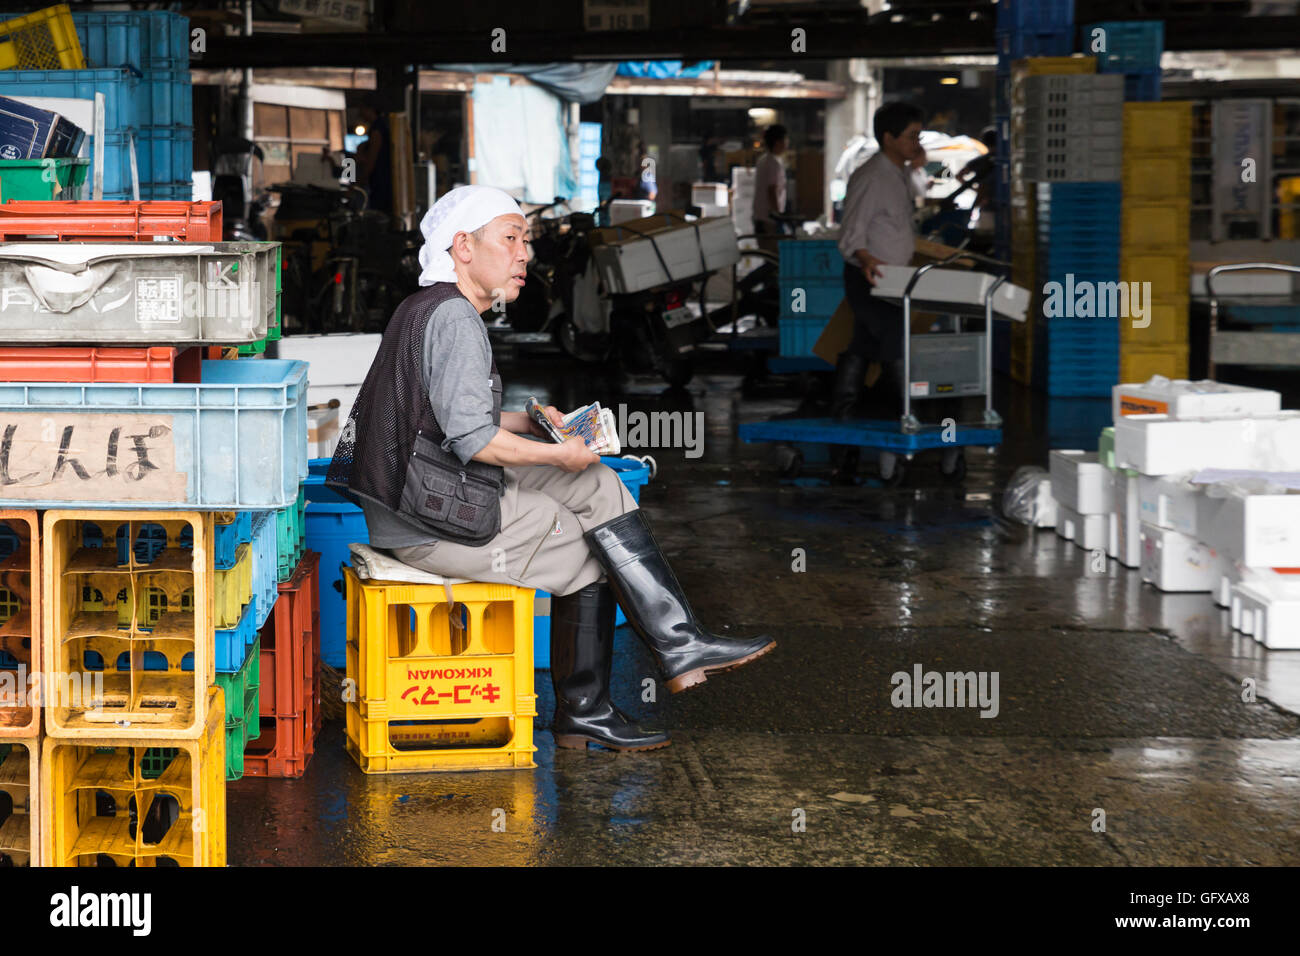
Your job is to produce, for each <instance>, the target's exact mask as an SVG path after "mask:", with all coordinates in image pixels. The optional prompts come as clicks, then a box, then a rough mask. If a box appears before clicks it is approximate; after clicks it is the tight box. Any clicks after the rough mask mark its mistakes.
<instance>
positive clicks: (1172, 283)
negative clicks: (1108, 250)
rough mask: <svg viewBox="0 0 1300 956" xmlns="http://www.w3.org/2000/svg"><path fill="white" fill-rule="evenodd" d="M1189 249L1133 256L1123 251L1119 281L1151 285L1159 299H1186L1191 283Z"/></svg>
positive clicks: (1136, 253) (1141, 253)
mask: <svg viewBox="0 0 1300 956" xmlns="http://www.w3.org/2000/svg"><path fill="white" fill-rule="evenodd" d="M1190 269H1191V263H1190V261H1189V258H1188V250H1187V247H1184V248H1183V251H1182V252H1167V253H1166V252H1146V251H1137V252H1130V251H1129V250H1128V249H1123V248H1121V250H1120V257H1119V277H1120V281H1122V282H1150V283H1151V294H1152V295H1153V296H1155V297H1156V299H1163V298H1175V297H1177V296H1183V295H1187V294H1188V292H1189V288H1190V286H1189V283H1190V282H1191V272H1190Z"/></svg>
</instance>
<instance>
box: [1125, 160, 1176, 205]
mask: <svg viewBox="0 0 1300 956" xmlns="http://www.w3.org/2000/svg"><path fill="white" fill-rule="evenodd" d="M1120 175H1121V176H1122V182H1123V184H1124V186H1123V189H1124V204H1125V205H1126V206H1127V205H1128V204H1129V203H1130V202H1167V201H1170V200H1175V201H1178V200H1181V201H1182V202H1188V201H1189V200H1190V197H1191V192H1192V162H1191V157H1190V156H1179V155H1173V154H1171V155H1154V154H1147V155H1139V156H1125V157H1124V167H1123V170H1122V171H1121V174H1120Z"/></svg>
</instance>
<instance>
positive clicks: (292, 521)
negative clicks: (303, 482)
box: [275, 487, 307, 584]
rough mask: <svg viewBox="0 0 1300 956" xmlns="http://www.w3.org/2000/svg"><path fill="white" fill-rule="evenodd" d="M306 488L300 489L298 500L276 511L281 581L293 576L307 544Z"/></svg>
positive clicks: (279, 576) (276, 536)
mask: <svg viewBox="0 0 1300 956" xmlns="http://www.w3.org/2000/svg"><path fill="white" fill-rule="evenodd" d="M306 510H307V497H306V488H305V487H302V488H299V489H298V501H297V502H296V503H295V504H292V505H290V506H289V507H288V508H281V509H280V510H279V511H277V512H276V513H275V545H276V552H277V562H276V563H277V569H276V570H277V572H278V580H279V583H281V584H283V583H284V582H285V581H288V580H289V579H290V578H291V577H293V572H294V571H295V570H296V569H297V567H298V562H299V561H301V560H302V554H303V550H304V549H305V546H306V531H307V521H306Z"/></svg>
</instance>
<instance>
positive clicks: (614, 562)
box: [584, 509, 776, 694]
mask: <svg viewBox="0 0 1300 956" xmlns="http://www.w3.org/2000/svg"><path fill="white" fill-rule="evenodd" d="M584 537H585V538H586V540H587V544H588V545H590V546H591V553H592V555H593V556H594V557H595V559H596V560H597V561H598V562H599V563H600V566H601V567H602V568H604V569H605V574H606V575H608V577H609V583H610V587H611V588H612V589H613V591H614V596H615V597H616V598H618V603H619V604H620V605H622V607H623V612H624V613H625V614H626V615H627V619H628V623H630V624H631V625H632V627H633V628H634V629H635V630H636V632H637V634H639V635H640V636H641V639H642V640H644V641H645V642H646V644H647V645H648V646H649V647H650V649H651V650H652V651H654V652H655V654H656V655H657V656H658V658H659V664H660V666H661V667H662V668H663V671H664V677H665V679H666V681H667V684H668V689H669V690H670V691H672V692H673V693H674V694H676V693H678V692H680V691H683V690H686V689H687V688H688V687H693V686H695V685H696V684H702V683H704V681H705V680H707V676H706V675H708V674H712V673H717V672H721V671H729V670H735V669H736V668H737V667H740V666H741V665H742V664H748V663H749V662H750V661H752V660H754V659H755V658H756V657H761V656H762V655H764V654H766V653H767V652H768V651H770V650H771V649H772V648H774V647H775V646H776V641H774V640H772V638H770V637H768V636H767V635H762V636H759V637H751V638H744V639H736V638H729V637H718V636H717V635H715V634H710V633H709V632H708V631H706V630H704V629H703V628H702V627H700V625H699V623H698V622H697V621H696V620H695V612H693V611H692V610H691V606H690V604H689V603H688V602H687V600H686V595H685V594H683V593H682V587H681V585H680V584H678V583H677V576H676V575H675V574H673V569H672V568H671V567H669V565H668V560H667V559H666V558H665V557H664V555H663V552H662V551H660V550H659V543H658V542H657V541H655V537H654V534H653V533H651V531H650V525H649V523H648V522H647V521H646V519H645V516H644V515H643V514H642V513H641V510H640V509H636V510H634V511H629V512H628V513H627V514H625V515H621V516H619V517H617V518H615V519H614V520H613V521H607V522H605V523H604V524H602V525H599V526H597V527H595V528H592V529H591V530H590V531H588V532H587V533H586V535H585V536H584Z"/></svg>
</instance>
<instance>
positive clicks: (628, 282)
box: [589, 214, 740, 294]
mask: <svg viewBox="0 0 1300 956" xmlns="http://www.w3.org/2000/svg"><path fill="white" fill-rule="evenodd" d="M589 242H591V245H592V256H593V258H594V259H595V262H596V268H597V269H598V270H599V271H600V277H601V279H602V281H604V283H605V288H607V289H609V290H610V291H611V292H613V293H616V294H626V293H631V292H641V291H643V290H645V289H650V288H653V287H654V286H659V285H667V284H668V283H670V282H675V281H678V280H681V279H686V278H689V277H691V276H696V275H700V274H701V273H704V272H709V271H713V270H717V269H724V268H727V267H728V266H732V265H734V264H735V263H736V262H738V261H740V248H739V246H738V245H737V244H736V231H735V229H734V227H733V226H732V223H731V220H730V219H727V218H722V217H719V218H714V219H700V220H697V221H694V222H686V221H685V219H684V218H683V217H681V216H677V215H672V214H666V215H661V216H649V217H647V218H645V219H637V220H634V221H632V222H626V223H622V224H621V225H618V226H608V227H606V228H603V229H596V230H593V232H592V233H591V238H590V239H589ZM665 266H666V267H667V272H665Z"/></svg>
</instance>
